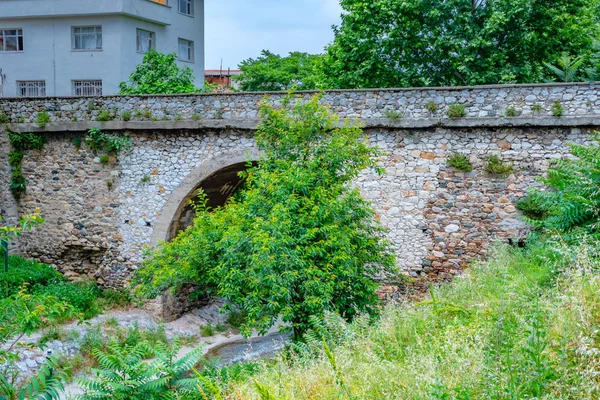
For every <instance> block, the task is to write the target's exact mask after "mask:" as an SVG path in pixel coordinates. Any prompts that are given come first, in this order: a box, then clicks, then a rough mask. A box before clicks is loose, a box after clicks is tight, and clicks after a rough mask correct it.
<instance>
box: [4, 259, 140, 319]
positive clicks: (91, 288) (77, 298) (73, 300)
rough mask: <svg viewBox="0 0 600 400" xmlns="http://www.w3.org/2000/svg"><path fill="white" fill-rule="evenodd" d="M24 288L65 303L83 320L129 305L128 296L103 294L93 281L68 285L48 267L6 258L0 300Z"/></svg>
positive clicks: (110, 291)
mask: <svg viewBox="0 0 600 400" xmlns="http://www.w3.org/2000/svg"><path fill="white" fill-rule="evenodd" d="M24 285H26V286H27V288H28V291H29V292H30V293H33V294H39V295H43V296H53V297H55V298H56V299H57V300H59V301H61V302H64V303H66V304H69V305H70V306H72V307H73V308H74V309H75V311H77V312H79V313H81V314H82V315H83V316H84V318H85V319H89V318H92V317H94V316H95V315H97V314H99V313H100V312H102V310H103V309H105V308H109V307H125V306H128V305H129V304H130V303H131V296H130V294H129V293H128V292H127V291H125V290H115V289H107V290H105V291H103V290H102V289H101V288H100V287H98V285H96V283H94V282H77V283H71V282H68V280H67V278H66V277H65V276H64V275H63V274H61V273H60V272H58V271H57V270H55V269H54V268H53V267H51V266H49V265H46V264H42V263H39V262H37V261H33V260H27V259H24V258H22V257H19V256H10V257H9V269H8V273H0V299H1V298H6V297H9V296H12V295H14V294H16V293H17V292H19V290H21V288H23V287H24Z"/></svg>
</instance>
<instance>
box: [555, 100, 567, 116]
mask: <svg viewBox="0 0 600 400" xmlns="http://www.w3.org/2000/svg"><path fill="white" fill-rule="evenodd" d="M552 115H554V116H555V117H562V116H563V115H565V108H564V107H563V105H562V104H561V102H560V101H558V100H556V101H555V102H554V103H553V104H552Z"/></svg>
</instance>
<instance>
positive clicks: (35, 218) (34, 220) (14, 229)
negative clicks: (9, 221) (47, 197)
mask: <svg viewBox="0 0 600 400" xmlns="http://www.w3.org/2000/svg"><path fill="white" fill-rule="evenodd" d="M1 221H2V216H0V222H1ZM43 222H44V219H43V218H42V217H41V216H40V210H39V209H37V208H36V210H35V212H34V213H33V214H25V215H23V216H22V217H21V218H20V219H19V221H18V222H17V224H16V225H14V226H12V225H10V226H3V225H0V241H6V242H10V241H11V240H12V239H13V238H15V237H18V236H20V235H21V234H22V233H23V232H25V231H28V230H30V229H32V228H34V227H35V226H37V225H39V224H41V223H43Z"/></svg>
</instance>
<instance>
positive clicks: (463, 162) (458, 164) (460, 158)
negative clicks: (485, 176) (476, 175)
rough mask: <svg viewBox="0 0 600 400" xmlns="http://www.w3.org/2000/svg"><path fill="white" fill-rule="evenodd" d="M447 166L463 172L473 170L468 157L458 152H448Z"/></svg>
mask: <svg viewBox="0 0 600 400" xmlns="http://www.w3.org/2000/svg"><path fill="white" fill-rule="evenodd" d="M448 166H450V167H452V168H455V169H457V170H459V171H463V172H471V171H473V164H471V161H470V160H469V157H467V156H465V155H464V154H460V153H452V154H450V157H448Z"/></svg>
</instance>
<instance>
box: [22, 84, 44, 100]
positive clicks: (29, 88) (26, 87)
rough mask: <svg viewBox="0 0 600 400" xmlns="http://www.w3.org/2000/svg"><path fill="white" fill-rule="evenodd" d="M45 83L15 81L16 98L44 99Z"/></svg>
mask: <svg viewBox="0 0 600 400" xmlns="http://www.w3.org/2000/svg"><path fill="white" fill-rule="evenodd" d="M45 96H46V81H17V97H45Z"/></svg>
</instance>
